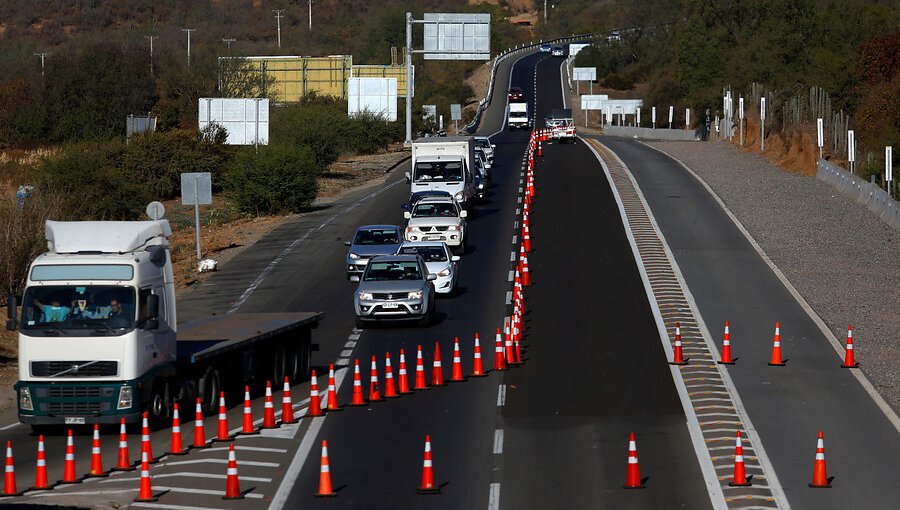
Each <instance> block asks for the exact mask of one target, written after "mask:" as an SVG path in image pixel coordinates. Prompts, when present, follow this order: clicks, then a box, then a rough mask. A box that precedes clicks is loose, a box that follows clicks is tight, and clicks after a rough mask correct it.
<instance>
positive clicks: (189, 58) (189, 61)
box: [181, 28, 197, 67]
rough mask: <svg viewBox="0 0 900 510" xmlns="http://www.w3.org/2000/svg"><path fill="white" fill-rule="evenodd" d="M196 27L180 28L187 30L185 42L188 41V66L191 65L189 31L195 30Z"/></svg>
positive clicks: (183, 30)
mask: <svg viewBox="0 0 900 510" xmlns="http://www.w3.org/2000/svg"><path fill="white" fill-rule="evenodd" d="M196 30H197V29H196V28H182V29H181V31H182V32H187V42H188V67H190V66H191V32H194V31H196Z"/></svg>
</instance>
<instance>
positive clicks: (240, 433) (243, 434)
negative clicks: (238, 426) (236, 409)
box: [238, 429, 259, 436]
mask: <svg viewBox="0 0 900 510" xmlns="http://www.w3.org/2000/svg"><path fill="white" fill-rule="evenodd" d="M238 434H239V435H241V436H255V435H257V434H259V429H253V430H252V431H250V432H247V431H246V430H242V431H240V432H238Z"/></svg>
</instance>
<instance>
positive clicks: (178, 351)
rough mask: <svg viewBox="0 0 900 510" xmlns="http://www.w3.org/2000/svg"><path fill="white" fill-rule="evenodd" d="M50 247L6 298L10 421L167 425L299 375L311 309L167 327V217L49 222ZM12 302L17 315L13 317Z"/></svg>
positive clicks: (170, 300) (170, 282)
mask: <svg viewBox="0 0 900 510" xmlns="http://www.w3.org/2000/svg"><path fill="white" fill-rule="evenodd" d="M45 233H46V239H47V247H48V250H49V251H48V252H47V253H44V254H42V255H40V256H38V257H37V258H36V259H35V260H34V262H32V264H31V267H30V268H29V271H28V278H27V281H26V286H25V291H24V293H23V299H21V300H19V299H18V298H17V297H16V296H10V298H9V302H8V315H9V319H8V320H7V329H9V330H16V329H18V330H19V380H18V381H17V382H16V384H15V390H16V394H17V401H18V414H19V420H20V421H21V422H23V423H26V424H31V425H32V426H33V427H35V428H39V427H41V426H44V425H56V424H69V425H80V424H92V423H119V420H120V419H121V418H125V420H126V422H129V423H133V422H136V421H138V420H140V418H141V414H142V413H143V412H144V411H146V412H147V413H148V415H149V419H150V421H151V422H153V423H154V424H162V423H165V422H166V421H167V420H168V419H169V418H170V414H171V410H172V408H173V404H174V403H176V402H178V403H179V405H182V406H184V408H187V409H190V408H192V406H193V403H194V402H195V399H196V398H197V397H199V398H200V399H201V403H202V406H203V409H204V411H205V412H207V413H212V412H214V410H216V409H217V406H218V402H217V399H218V395H219V391H220V390H221V389H224V388H225V387H226V386H228V387H229V388H240V387H242V386H243V385H255V386H256V387H260V386H261V385H262V383H263V381H264V380H272V381H273V383H275V384H278V383H279V382H280V381H282V380H283V379H284V377H285V376H287V377H289V378H290V379H291V380H292V381H294V380H298V379H301V378H305V377H306V376H307V372H308V370H309V361H310V350H312V349H314V348H315V347H316V346H314V345H313V344H312V343H311V336H310V330H311V329H313V328H315V327H316V326H317V325H318V323H319V322H320V320H321V318H322V314H321V313H306V312H298V313H259V314H238V313H233V314H221V315H213V316H210V317H207V318H204V319H199V320H196V321H193V322H189V323H187V324H178V323H177V313H176V307H175V304H176V303H175V283H174V278H173V272H172V263H171V257H170V254H169V241H168V239H169V237H170V236H171V235H172V230H171V228H170V227H169V222H168V220H154V221H79V222H57V221H47V223H46V226H45ZM17 303H21V315H18V313H17V308H18V307H17Z"/></svg>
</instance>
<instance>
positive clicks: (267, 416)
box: [262, 381, 278, 429]
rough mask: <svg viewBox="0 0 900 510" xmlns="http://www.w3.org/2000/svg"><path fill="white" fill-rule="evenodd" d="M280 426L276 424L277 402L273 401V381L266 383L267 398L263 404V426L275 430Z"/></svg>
mask: <svg viewBox="0 0 900 510" xmlns="http://www.w3.org/2000/svg"><path fill="white" fill-rule="evenodd" d="M277 426H278V423H276V422H275V402H274V401H273V400H272V381H266V398H265V403H264V404H263V424H262V428H264V429H274V428H275V427H277Z"/></svg>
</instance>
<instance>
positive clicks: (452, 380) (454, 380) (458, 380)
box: [449, 377, 466, 383]
mask: <svg viewBox="0 0 900 510" xmlns="http://www.w3.org/2000/svg"><path fill="white" fill-rule="evenodd" d="M449 382H452V383H455V382H466V378H465V377H463V378H462V379H450V381H449Z"/></svg>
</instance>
